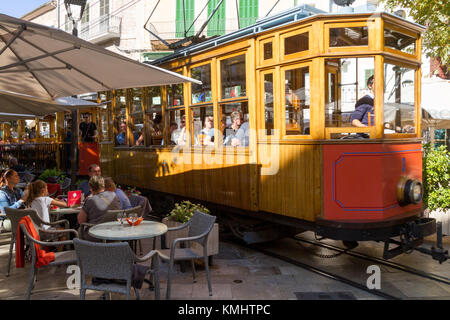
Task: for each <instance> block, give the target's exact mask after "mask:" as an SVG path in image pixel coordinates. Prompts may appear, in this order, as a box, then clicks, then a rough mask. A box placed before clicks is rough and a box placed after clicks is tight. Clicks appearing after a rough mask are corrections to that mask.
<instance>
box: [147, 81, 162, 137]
mask: <svg viewBox="0 0 450 320" xmlns="http://www.w3.org/2000/svg"><path fill="white" fill-rule="evenodd" d="M147 92H148V94H147V96H146V99H147V104H146V105H147V110H145V112H146V114H147V117H148V120H149V125H148V126H147V127H146V130H147V132H148V135H147V137H148V138H149V139H147V140H148V141H149V144H151V145H161V141H162V138H163V131H164V121H162V120H163V118H162V102H161V97H162V95H161V87H151V88H148V91H147Z"/></svg>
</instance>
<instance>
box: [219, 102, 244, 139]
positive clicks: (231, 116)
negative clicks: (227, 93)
mask: <svg viewBox="0 0 450 320" xmlns="http://www.w3.org/2000/svg"><path fill="white" fill-rule="evenodd" d="M248 120H249V114H248V103H247V101H244V102H239V103H227V104H223V105H222V116H221V122H220V131H221V132H222V136H223V137H222V138H223V140H222V142H223V145H225V146H233V147H237V146H241V147H247V146H248V144H249V125H248Z"/></svg>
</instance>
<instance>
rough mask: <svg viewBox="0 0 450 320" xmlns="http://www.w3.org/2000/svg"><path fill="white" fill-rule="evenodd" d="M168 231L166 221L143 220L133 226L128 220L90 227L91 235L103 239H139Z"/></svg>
mask: <svg viewBox="0 0 450 320" xmlns="http://www.w3.org/2000/svg"><path fill="white" fill-rule="evenodd" d="M166 232H167V226H166V225H165V224H164V223H160V222H155V221H142V222H141V224H139V225H138V226H134V227H131V226H130V225H129V224H128V222H126V221H125V222H124V224H123V225H120V223H119V222H118V221H112V222H105V223H101V224H97V225H95V226H93V227H91V228H90V229H89V235H91V236H93V237H95V238H98V239H103V240H139V239H146V238H153V237H157V236H160V235H162V234H164V233H166Z"/></svg>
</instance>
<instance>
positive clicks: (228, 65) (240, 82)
mask: <svg viewBox="0 0 450 320" xmlns="http://www.w3.org/2000/svg"><path fill="white" fill-rule="evenodd" d="M220 79H221V84H222V87H221V88H222V99H229V98H238V97H245V96H246V81H245V54H243V55H240V56H235V57H232V58H229V59H225V60H222V61H221V63H220Z"/></svg>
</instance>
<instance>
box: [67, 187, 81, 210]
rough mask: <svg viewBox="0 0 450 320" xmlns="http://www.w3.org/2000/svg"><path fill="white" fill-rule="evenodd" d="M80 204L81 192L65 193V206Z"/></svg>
mask: <svg viewBox="0 0 450 320" xmlns="http://www.w3.org/2000/svg"><path fill="white" fill-rule="evenodd" d="M74 204H81V190H76V191H69V192H68V193H67V205H68V206H69V207H71V206H72V205H74Z"/></svg>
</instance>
